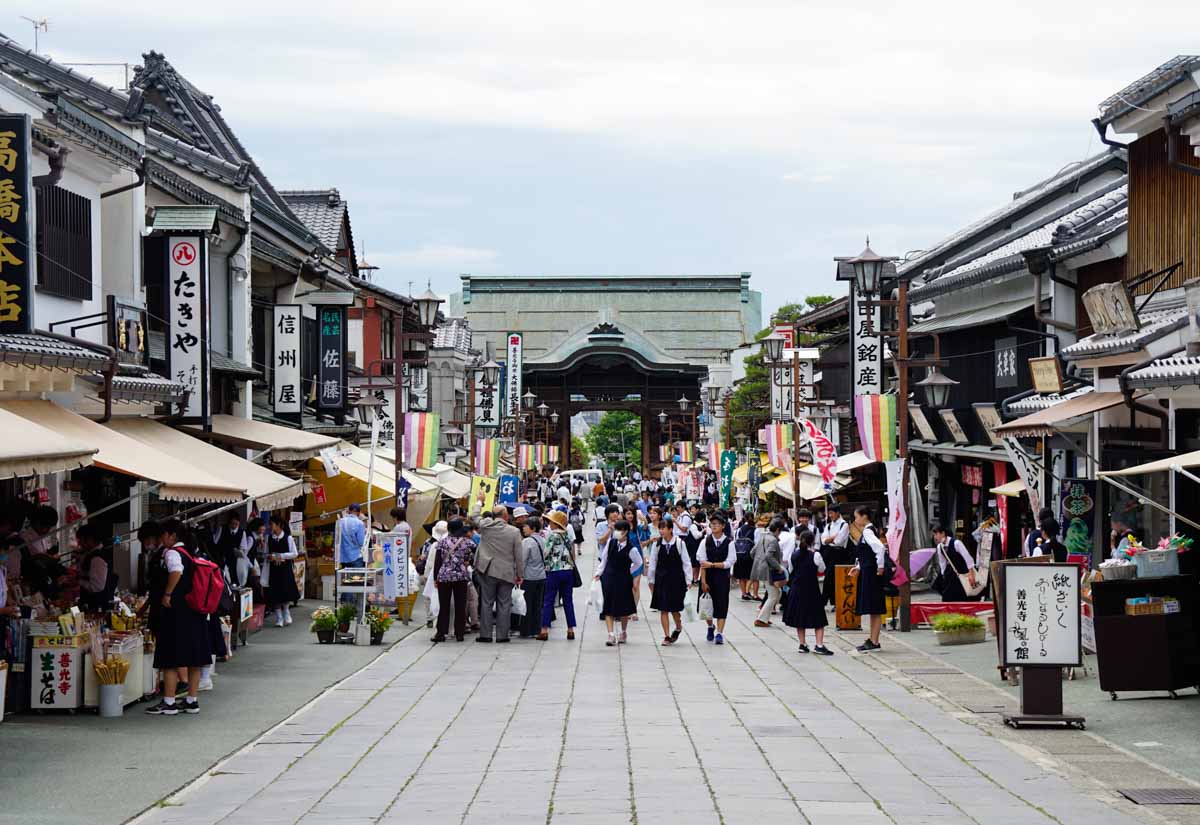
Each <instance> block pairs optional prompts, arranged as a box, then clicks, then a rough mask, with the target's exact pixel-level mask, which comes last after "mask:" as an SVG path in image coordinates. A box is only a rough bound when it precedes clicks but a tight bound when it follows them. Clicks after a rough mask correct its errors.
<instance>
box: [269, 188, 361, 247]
mask: <svg viewBox="0 0 1200 825" xmlns="http://www.w3.org/2000/svg"><path fill="white" fill-rule="evenodd" d="M279 194H280V195H281V196H282V197H283V199H284V200H285V201H287V203H288V206H290V207H291V208H292V211H293V212H295V213H296V217H298V218H299V219H300V221H301V223H303V224H304V225H305V226H307V227H308V230H309V231H310V232H312V233H313V234H314V235H316V236H317V238H319V239H320V241H321V243H322V244H324V245H325V248H326V249H329V250H330V251H333V252H336V251H337V250H338V247H339V241H341V239H342V219H343V218H345V217H346V202H345V201H344V200H342V196H341V195H340V194H339V193H338V190H336V189H315V190H281V191H280V192H279Z"/></svg>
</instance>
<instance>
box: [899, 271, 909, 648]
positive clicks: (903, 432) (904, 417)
mask: <svg viewBox="0 0 1200 825" xmlns="http://www.w3.org/2000/svg"><path fill="white" fill-rule="evenodd" d="M897 297H898V300H897V302H896V315H897V319H896V320H897V326H898V327H899V341H898V343H897V353H896V355H897V359H896V361H897V366H898V367H899V370H898V371H897V373H898V374H897V379H898V385H899V386H898V397H897V399H896V406H897V408H898V409H897V410H896V423H897V425H898V426H899V428H900V433H899V435H900V441H899V447H900V449H899V452H900V457H901V459H903V461H904V464H903V469H902V471H901V475H900V484H901V486H902V487H903V489H902V490H901V491H900V495H901V501H902V502H903V506H904V514H905V519H909V518H912V514H911V513H910V512H909V501H908V487H909V483H908V479H909V473H910V472H912V465H911V463H910V460H909V457H908V281H907V280H905V279H903V278H902V279H901V280H900V287H899V294H898V296H897ZM911 533H912V531H911V530H909V529H908V524H907V522H906V523H905V525H904V530H902V531H901V532H900V558H899V560H898V565H899V567H900V569H901V570H903V571H904V573H905V581H904V584H902V585H900V632H901V633H908V632H909V631H910V630H912V616H911V613H912V610H911V606H912V584H911V582H910V581H909V580H908V578H909V575H910V574H909V570H908V567H909V564H908V558H909V553H910V551H911V549H912V548H911V545H912V541H911V539H910V538H909V536H910V535H911Z"/></svg>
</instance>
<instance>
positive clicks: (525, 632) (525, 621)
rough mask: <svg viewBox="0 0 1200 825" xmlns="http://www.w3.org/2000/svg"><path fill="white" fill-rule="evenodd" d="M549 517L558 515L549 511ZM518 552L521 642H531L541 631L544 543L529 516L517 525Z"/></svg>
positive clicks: (537, 523) (537, 525)
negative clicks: (521, 559) (520, 556)
mask: <svg viewBox="0 0 1200 825" xmlns="http://www.w3.org/2000/svg"><path fill="white" fill-rule="evenodd" d="M551 512H552V513H558V514H559V515H562V513H559V511H557V510H552V511H551ZM521 534H522V539H521V550H522V552H524V554H525V572H524V574H523V575H522V578H523V579H524V581H522V582H521V591H522V592H523V593H524V594H525V615H524V616H520V617H519V619H520V627H519V629H520V631H521V638H522V639H532V638H534V637H535V636H537V635H538V633H539V632H540V631H541V629H542V600H543V599H544V597H545V593H546V541H547V540H546V539H545V538H542V520H541V519H540V518H538V517H537V516H530V517H529V520H528V521H526V522H525V523H524V524H523V525H521Z"/></svg>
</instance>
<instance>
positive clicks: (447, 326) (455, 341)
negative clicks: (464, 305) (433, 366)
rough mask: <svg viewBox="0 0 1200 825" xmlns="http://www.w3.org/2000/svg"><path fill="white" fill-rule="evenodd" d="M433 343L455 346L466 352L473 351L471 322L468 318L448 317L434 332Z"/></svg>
mask: <svg viewBox="0 0 1200 825" xmlns="http://www.w3.org/2000/svg"><path fill="white" fill-rule="evenodd" d="M433 345H434V346H435V347H439V348H453V349H454V350H455V351H456V352H461V353H463V354H466V353H468V352H470V351H471V324H470V323H469V322H468V321H467V319H466V318H447V319H445V320H444V321H442V322H441V323H440V324H438V326H437V328H436V329H435V330H434V332H433Z"/></svg>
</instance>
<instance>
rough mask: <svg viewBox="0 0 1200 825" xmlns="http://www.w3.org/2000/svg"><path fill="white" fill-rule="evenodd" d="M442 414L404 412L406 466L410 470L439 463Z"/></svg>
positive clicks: (403, 445)
mask: <svg viewBox="0 0 1200 825" xmlns="http://www.w3.org/2000/svg"><path fill="white" fill-rule="evenodd" d="M440 428H441V416H439V415H438V414H437V413H417V412H410V413H405V414H404V444H402V445H401V446H402V447H403V449H404V466H405V467H406V468H408V469H410V470H412V469H416V468H427V467H432V466H433V465H434V464H436V463H437V449H438V434H439V430H440Z"/></svg>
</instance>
